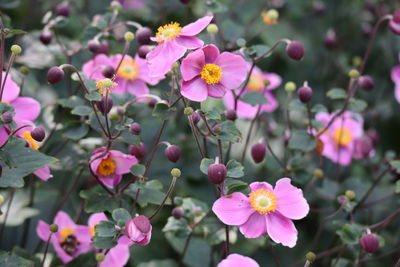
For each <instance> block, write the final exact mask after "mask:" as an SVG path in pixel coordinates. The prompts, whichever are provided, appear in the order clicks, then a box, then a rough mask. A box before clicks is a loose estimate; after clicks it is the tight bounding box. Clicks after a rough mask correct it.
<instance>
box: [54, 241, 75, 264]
mask: <svg viewBox="0 0 400 267" xmlns="http://www.w3.org/2000/svg"><path fill="white" fill-rule="evenodd" d="M52 244H53V246H54V250H55V251H56V253H57V256H58V257H59V258H60V259H61V261H62V262H63V263H68V262H70V261H71V260H73V259H74V257H72V256H70V255H68V254H67V253H66V252H65V251H64V250H63V249H62V248H61V246H60V243H59V242H58V241H57V240H55V241H54V242H52Z"/></svg>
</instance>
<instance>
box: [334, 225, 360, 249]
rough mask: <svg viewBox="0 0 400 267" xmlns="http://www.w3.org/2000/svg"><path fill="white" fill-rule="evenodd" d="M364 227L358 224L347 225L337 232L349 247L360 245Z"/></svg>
mask: <svg viewBox="0 0 400 267" xmlns="http://www.w3.org/2000/svg"><path fill="white" fill-rule="evenodd" d="M362 231H363V227H361V226H360V225H358V224H345V225H343V226H342V228H341V229H339V230H337V231H336V234H337V235H339V237H340V239H341V240H342V242H343V243H345V244H348V245H355V244H358V242H359V239H360V237H361V234H362Z"/></svg>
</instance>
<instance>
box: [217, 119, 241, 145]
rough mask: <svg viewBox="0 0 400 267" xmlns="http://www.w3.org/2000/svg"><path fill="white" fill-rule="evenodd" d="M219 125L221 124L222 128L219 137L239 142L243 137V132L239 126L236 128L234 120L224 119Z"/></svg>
mask: <svg viewBox="0 0 400 267" xmlns="http://www.w3.org/2000/svg"><path fill="white" fill-rule="evenodd" d="M219 125H220V126H221V130H220V132H219V133H218V135H217V138H219V139H221V140H223V141H227V142H232V143H236V142H239V141H240V139H242V134H241V132H240V131H239V130H238V128H236V125H235V123H234V122H233V121H223V122H222V123H221V124H219Z"/></svg>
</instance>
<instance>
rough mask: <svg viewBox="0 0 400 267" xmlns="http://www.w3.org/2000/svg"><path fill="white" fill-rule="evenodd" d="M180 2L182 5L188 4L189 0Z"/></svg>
mask: <svg viewBox="0 0 400 267" xmlns="http://www.w3.org/2000/svg"><path fill="white" fill-rule="evenodd" d="M179 1H181V3H182V4H188V3H189V2H190V0H179Z"/></svg>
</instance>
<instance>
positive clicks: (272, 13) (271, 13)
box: [266, 9, 279, 22]
mask: <svg viewBox="0 0 400 267" xmlns="http://www.w3.org/2000/svg"><path fill="white" fill-rule="evenodd" d="M266 15H267V16H268V17H269V18H270V19H271V21H275V22H276V21H277V20H278V19H279V12H278V11H277V10H276V9H270V10H268V11H267V13H266Z"/></svg>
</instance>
